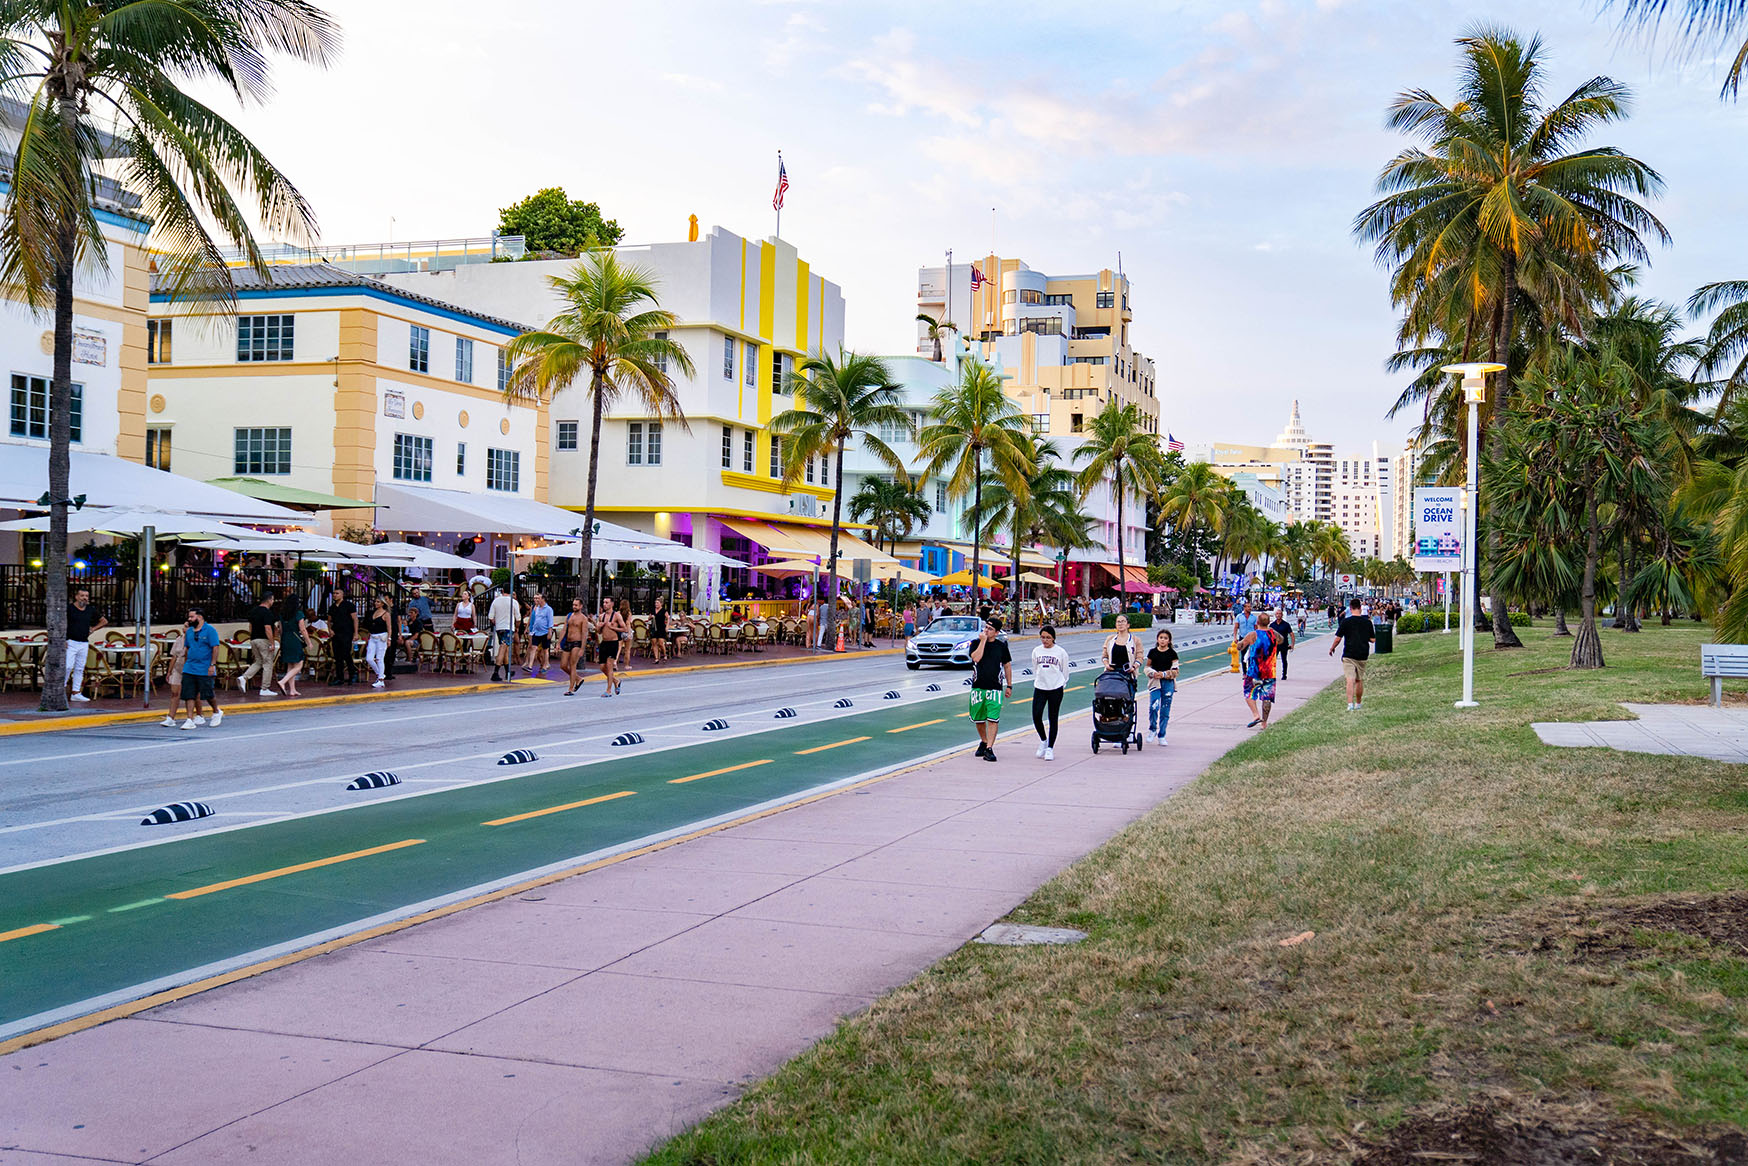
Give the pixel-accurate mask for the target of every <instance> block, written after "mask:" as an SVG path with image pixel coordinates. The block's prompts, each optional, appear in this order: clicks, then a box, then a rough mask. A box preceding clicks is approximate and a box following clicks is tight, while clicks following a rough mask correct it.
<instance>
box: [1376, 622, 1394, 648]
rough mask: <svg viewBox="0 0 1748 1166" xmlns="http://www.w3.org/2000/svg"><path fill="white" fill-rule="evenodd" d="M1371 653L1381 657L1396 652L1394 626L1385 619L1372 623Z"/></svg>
mask: <svg viewBox="0 0 1748 1166" xmlns="http://www.w3.org/2000/svg"><path fill="white" fill-rule="evenodd" d="M1372 636H1373V642H1372V651H1374V652H1376V653H1377V654H1378V655H1380V656H1382V655H1383V654H1384V653H1385V652H1393V651H1395V650H1396V625H1395V624H1393V623H1391V622H1390V621H1389V620H1387V619H1375V620H1373V621H1372Z"/></svg>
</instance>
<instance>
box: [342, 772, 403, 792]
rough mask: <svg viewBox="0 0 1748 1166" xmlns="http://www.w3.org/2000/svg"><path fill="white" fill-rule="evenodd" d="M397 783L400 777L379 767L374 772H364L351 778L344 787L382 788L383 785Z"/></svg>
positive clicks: (352, 788)
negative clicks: (360, 775)
mask: <svg viewBox="0 0 1748 1166" xmlns="http://www.w3.org/2000/svg"><path fill="white" fill-rule="evenodd" d="M399 784H401V779H400V778H398V777H396V776H395V775H394V774H392V773H389V772H388V771H387V770H383V769H379V770H377V771H376V772H374V773H366V774H364V775H363V776H362V777H355V778H353V779H352V780H351V781H350V782H348V783H347V784H346V788H347V789H349V790H360V789H382V788H383V787H384V786H389V785H399Z"/></svg>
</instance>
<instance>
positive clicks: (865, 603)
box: [862, 598, 875, 648]
mask: <svg viewBox="0 0 1748 1166" xmlns="http://www.w3.org/2000/svg"><path fill="white" fill-rule="evenodd" d="M862 646H863V647H864V648H872V647H874V646H875V644H874V601H873V600H872V599H868V598H864V599H863V600H862Z"/></svg>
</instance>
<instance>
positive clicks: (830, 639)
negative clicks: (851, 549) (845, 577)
mask: <svg viewBox="0 0 1748 1166" xmlns="http://www.w3.org/2000/svg"><path fill="white" fill-rule="evenodd" d="M837 483H838V485H837V488H836V489H835V490H833V491H832V543H831V552H830V554H831V559H830V564H829V571H830V577H829V578H828V579H827V580H826V584H825V589H826V595H827V596H828V597H829V598H828V599H827V601H826V605H825V642H826V646H827V649H828V650H829V649H831V648H835V647H837V643H838V638H837V636H836V635H834V634H833V632H834V630H835V629H836V627H837V623H838V528H839V527H840V526H841V525H842V524H843V515H844V439H843V438H841V437H840V438H839V439H838V468H837Z"/></svg>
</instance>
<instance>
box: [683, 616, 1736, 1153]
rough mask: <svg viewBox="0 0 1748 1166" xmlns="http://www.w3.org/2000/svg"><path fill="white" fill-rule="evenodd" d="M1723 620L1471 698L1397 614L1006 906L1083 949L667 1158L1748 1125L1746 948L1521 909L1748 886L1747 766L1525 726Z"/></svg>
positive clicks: (1599, 708)
mask: <svg viewBox="0 0 1748 1166" xmlns="http://www.w3.org/2000/svg"><path fill="white" fill-rule="evenodd" d="M1703 638H1704V637H1703V633H1702V632H1701V631H1700V630H1698V629H1694V628H1673V629H1667V630H1665V629H1659V628H1655V627H1653V628H1650V629H1647V631H1646V632H1644V633H1643V634H1641V635H1638V636H1634V637H1627V636H1624V635H1621V634H1620V633H1610V632H1606V631H1605V632H1604V645H1605V650H1606V651H1607V652H1608V655H1609V659H1610V662H1611V667H1610V668H1609V669H1608V670H1606V671H1604V672H1601V673H1589V674H1584V673H1571V672H1565V671H1561V670H1558V669H1555V668H1554V665H1557V664H1558V663H1560V662H1561V661H1562V660H1563V658H1564V654H1565V653H1566V652H1567V651H1568V650H1569V645H1570V640H1548V639H1545V638H1544V637H1543V636H1542V635H1541V634H1540V633H1539V631H1538V630H1532V631H1531V632H1530V634H1529V635H1528V636H1526V643H1527V645H1528V647H1527V649H1526V650H1525V651H1523V652H1514V653H1503V654H1493V653H1488V654H1486V655H1485V656H1484V657H1483V658H1482V660H1481V661H1480V664H1479V669H1478V684H1477V687H1478V692H1479V693H1480V696H1481V699H1482V700H1483V702H1484V704H1483V707H1482V708H1481V709H1478V710H1474V711H1473V712H1471V713H1469V714H1466V715H1464V716H1463V717H1461V718H1458V717H1456V716H1455V714H1454V713H1453V711H1452V710H1451V708H1450V701H1451V699H1452V697H1453V694H1454V691H1455V688H1456V678H1457V676H1458V671H1457V668H1456V661H1455V658H1454V655H1453V649H1454V641H1455V639H1456V637H1455V636H1451V637H1440V636H1437V635H1427V636H1412V637H1404V638H1403V639H1402V640H1399V641H1398V651H1397V652H1396V653H1395V654H1394V655H1392V656H1390V657H1386V658H1384V659H1381V660H1380V661H1379V662H1378V663H1377V664H1376V665H1375V666H1374V669H1373V671H1372V673H1371V674H1370V675H1369V676H1368V701H1367V704H1368V709H1367V711H1366V712H1365V713H1363V714H1361V715H1360V716H1359V717H1358V718H1355V717H1352V716H1349V715H1348V714H1346V713H1345V712H1344V711H1343V709H1342V706H1341V696H1340V693H1339V691H1335V690H1331V691H1327V692H1325V693H1323V694H1322V695H1321V696H1319V697H1318V698H1317V699H1316V700H1315V701H1313V702H1312V703H1311V704H1310V705H1308V706H1307V707H1306V708H1304V709H1303V710H1301V711H1300V712H1299V713H1297V714H1295V715H1294V716H1293V717H1291V718H1288V719H1287V720H1286V721H1284V722H1282V723H1281V724H1279V725H1278V726H1276V727H1274V728H1272V729H1271V730H1270V731H1269V732H1268V733H1267V734H1264V735H1262V736H1259V737H1257V738H1255V739H1253V740H1251V741H1249V742H1247V743H1246V744H1244V745H1243V746H1241V747H1240V748H1239V749H1237V750H1235V751H1234V752H1233V753H1232V754H1230V755H1228V757H1227V758H1226V759H1224V760H1223V761H1221V762H1220V763H1219V764H1218V765H1217V766H1216V767H1215V768H1214V769H1213V770H1212V771H1211V772H1210V773H1209V774H1208V775H1207V776H1206V777H1204V778H1203V779H1202V780H1201V781H1200V782H1198V783H1197V784H1196V785H1195V786H1193V787H1192V788H1191V789H1189V790H1188V791H1186V792H1184V793H1183V794H1180V795H1179V796H1178V797H1175V798H1173V799H1172V800H1171V801H1170V802H1168V803H1166V804H1165V805H1163V806H1162V807H1160V808H1159V809H1158V810H1156V811H1155V812H1154V813H1152V814H1151V815H1149V816H1148V817H1147V818H1146V819H1144V820H1143V821H1142V822H1140V823H1137V824H1136V825H1135V826H1133V827H1132V828H1131V829H1129V830H1128V831H1126V832H1125V833H1124V834H1123V835H1121V836H1120V837H1118V838H1117V839H1115V840H1113V841H1112V842H1111V843H1110V844H1109V845H1108V846H1106V847H1104V848H1103V849H1101V850H1100V851H1099V852H1097V853H1096V854H1094V855H1092V856H1091V857H1089V858H1088V859H1087V860H1085V861H1084V862H1081V863H1079V864H1078V865H1076V866H1075V867H1074V868H1072V869H1071V870H1069V871H1068V872H1066V873H1064V874H1063V875H1062V876H1061V877H1060V878H1058V879H1056V880H1055V881H1054V882H1052V883H1050V884H1049V885H1047V886H1046V887H1044V888H1043V889H1041V890H1040V891H1039V892H1038V893H1037V894H1036V895H1035V896H1033V898H1032V899H1030V900H1029V901H1028V902H1027V903H1026V904H1024V906H1023V907H1022V908H1021V909H1020V910H1019V911H1017V912H1016V913H1015V917H1016V918H1017V919H1019V920H1022V921H1025V922H1031V923H1044V924H1054V925H1065V926H1073V927H1079V928H1082V929H1084V930H1086V931H1088V932H1089V933H1090V936H1091V938H1090V939H1089V940H1088V942H1086V943H1085V944H1083V945H1081V946H1079V947H1075V948H1033V949H1013V948H992V947H968V948H965V949H963V950H962V951H960V952H959V953H957V954H955V955H954V956H952V957H950V958H948V959H947V960H945V961H943V962H942V963H941V964H940V965H938V966H937V967H936V968H935V969H933V970H931V971H930V972H929V973H928V974H926V975H924V976H922V977H920V978H919V979H917V980H916V981H914V982H913V983H911V984H910V985H907V986H906V987H904V988H903V989H900V990H899V991H897V992H895V993H893V994H892V995H890V996H889V997H887V998H886V999H884V1000H882V1001H880V1002H879V1003H878V1004H877V1005H876V1006H875V1007H874V1008H873V1009H872V1010H870V1012H869V1013H867V1014H866V1015H864V1016H862V1017H859V1018H857V1019H855V1020H853V1021H852V1022H850V1023H848V1024H846V1025H844V1026H843V1027H842V1028H841V1029H840V1031H839V1032H838V1033H837V1034H835V1035H834V1036H833V1037H831V1038H830V1039H828V1040H826V1041H824V1042H822V1043H821V1044H820V1045H819V1046H817V1047H816V1048H815V1049H814V1050H812V1051H811V1052H809V1053H808V1054H806V1055H804V1056H803V1057H800V1058H798V1059H797V1060H796V1061H795V1062H793V1063H791V1064H790V1065H789V1066H787V1067H786V1068H785V1069H784V1070H782V1071H781V1072H780V1073H778V1074H777V1075H776V1076H775V1077H773V1078H772V1079H771V1080H769V1081H767V1082H765V1083H764V1084H762V1085H760V1086H759V1087H758V1088H756V1089H754V1090H753V1091H752V1092H751V1093H750V1094H749V1095H748V1096H747V1097H746V1098H745V1099H744V1100H743V1101H742V1102H740V1103H739V1104H738V1105H736V1106H734V1107H732V1108H730V1109H729V1110H726V1111H724V1112H723V1113H722V1114H719V1115H718V1116H717V1117H715V1118H713V1119H711V1120H709V1121H707V1122H705V1123H704V1124H703V1125H701V1126H700V1127H698V1128H697V1129H695V1130H693V1131H691V1132H690V1133H688V1134H686V1135H684V1136H682V1137H680V1138H678V1139H676V1140H675V1141H674V1142H672V1143H670V1144H669V1145H668V1146H666V1147H664V1148H663V1149H662V1150H661V1151H660V1152H658V1153H657V1154H656V1155H655V1156H654V1157H653V1158H652V1159H651V1160H652V1161H655V1162H661V1163H725V1162H801V1161H832V1162H871V1161H882V1162H888V1161H890V1162H949V1161H976V1162H1016V1163H1017V1162H1028V1163H1038V1162H1122V1161H1224V1162H1260V1161H1310V1160H1326V1159H1331V1158H1334V1159H1341V1158H1345V1157H1348V1156H1350V1155H1351V1154H1353V1153H1354V1152H1355V1151H1356V1150H1357V1148H1358V1147H1359V1146H1360V1145H1361V1144H1363V1143H1365V1142H1367V1141H1370V1140H1373V1139H1375V1138H1377V1137H1378V1136H1380V1132H1381V1131H1384V1130H1387V1129H1388V1128H1390V1127H1392V1126H1393V1125H1395V1124H1396V1123H1398V1122H1400V1121H1402V1120H1403V1118H1404V1117H1405V1116H1406V1115H1407V1114H1409V1113H1412V1112H1420V1111H1427V1110H1431V1109H1438V1108H1442V1107H1446V1106H1456V1105H1461V1104H1464V1103H1466V1102H1468V1101H1469V1100H1470V1099H1472V1098H1474V1097H1476V1096H1486V1097H1488V1098H1490V1099H1494V1100H1496V1101H1498V1102H1500V1103H1502V1104H1506V1105H1511V1104H1523V1105H1538V1106H1546V1105H1564V1106H1569V1107H1585V1108H1593V1109H1598V1110H1600V1111H1602V1112H1621V1113H1636V1114H1641V1115H1644V1116H1646V1117H1647V1118H1651V1119H1655V1120H1657V1121H1660V1122H1666V1123H1673V1124H1675V1125H1678V1126H1679V1125H1683V1124H1692V1123H1707V1122H1710V1123H1727V1124H1733V1125H1742V1124H1748V1071H1745V1066H1748V960H1745V959H1743V958H1741V954H1742V953H1739V952H1738V953H1735V954H1731V953H1730V952H1728V951H1727V950H1724V949H1718V948H1714V947H1711V946H1708V945H1707V944H1706V943H1705V942H1704V941H1701V940H1695V939H1694V938H1693V937H1692V936H1687V937H1674V936H1668V935H1664V934H1662V933H1657V932H1636V933H1635V935H1636V937H1637V940H1636V941H1637V942H1639V943H1642V944H1643V952H1642V955H1641V957H1640V958H1627V959H1623V960H1616V961H1612V962H1598V961H1585V960H1581V959H1574V958H1572V951H1571V944H1570V943H1565V942H1563V941H1561V940H1560V939H1559V937H1558V936H1555V938H1554V940H1553V941H1552V942H1540V943H1538V942H1534V941H1533V939H1534V936H1533V935H1532V934H1531V933H1532V932H1533V933H1535V934H1537V935H1543V936H1545V933H1546V929H1547V923H1548V921H1549V920H1558V919H1561V918H1569V917H1573V916H1574V914H1575V913H1576V915H1577V916H1579V917H1582V916H1583V914H1584V908H1585V907H1586V906H1587V905H1599V904H1603V903H1607V902H1610V901H1613V900H1617V899H1624V898H1630V897H1636V898H1639V899H1644V898H1645V897H1648V896H1658V895H1667V894H1672V893H1682V894H1689V895H1691V894H1695V893H1703V892H1721V891H1732V890H1739V889H1742V888H1744V887H1748V845H1744V840H1743V835H1742V830H1743V827H1744V825H1745V824H1748V774H1745V773H1744V772H1743V770H1742V769H1741V768H1738V767H1733V766H1730V765H1726V764H1723V763H1718V762H1710V761H1701V760H1686V759H1671V758H1654V757H1646V756H1638V755H1631V754H1618V753H1613V752H1608V751H1601V750H1567V749H1552V748H1547V747H1544V746H1542V745H1541V744H1540V743H1539V742H1538V741H1537V739H1536V737H1535V735H1534V733H1533V731H1531V730H1530V729H1529V728H1528V725H1529V723H1530V722H1531V721H1536V720H1571V719H1592V718H1596V717H1621V716H1624V715H1625V714H1624V712H1623V711H1622V710H1620V709H1619V708H1618V707H1617V705H1616V703H1615V702H1617V701H1620V700H1636V701H1648V700H1659V699H1692V698H1694V697H1696V696H1697V695H1699V693H1700V690H1701V682H1700V680H1699V678H1698V676H1697V672H1698V666H1697V662H1698V652H1697V645H1698V643H1699V642H1701V640H1702V639H1703ZM1305 931H1314V932H1316V936H1315V938H1313V939H1311V940H1309V941H1307V942H1303V943H1301V944H1299V945H1297V946H1293V947H1282V946H1281V945H1280V940H1282V939H1284V938H1287V937H1290V936H1294V935H1297V934H1300V933H1302V932H1305ZM1525 937H1529V938H1527V939H1526V938H1525Z"/></svg>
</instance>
